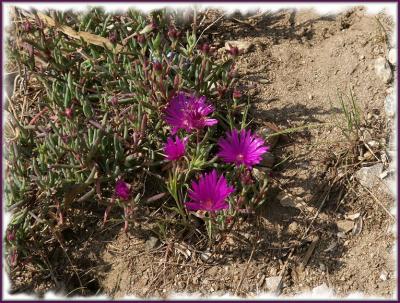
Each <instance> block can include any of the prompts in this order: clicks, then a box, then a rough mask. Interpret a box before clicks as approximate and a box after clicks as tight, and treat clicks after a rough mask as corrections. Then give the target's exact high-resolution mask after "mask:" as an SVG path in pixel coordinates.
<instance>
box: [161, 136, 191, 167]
mask: <svg viewBox="0 0 400 303" xmlns="http://www.w3.org/2000/svg"><path fill="white" fill-rule="evenodd" d="M187 140H188V138H187V137H186V138H184V139H183V140H181V139H179V138H178V136H175V141H174V140H173V139H172V137H168V138H167V143H165V146H164V153H165V155H166V157H167V159H168V160H169V161H175V160H178V159H180V158H181V157H183V156H184V155H185V152H186V142H187Z"/></svg>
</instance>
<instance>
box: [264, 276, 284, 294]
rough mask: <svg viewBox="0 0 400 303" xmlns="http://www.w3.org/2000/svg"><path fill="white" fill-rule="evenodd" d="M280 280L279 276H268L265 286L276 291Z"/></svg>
mask: <svg viewBox="0 0 400 303" xmlns="http://www.w3.org/2000/svg"><path fill="white" fill-rule="evenodd" d="M280 280H281V278H280V277H279V276H274V277H268V278H266V279H265V286H267V288H268V289H269V290H272V291H275V290H276V288H277V287H278V285H279V281H280Z"/></svg>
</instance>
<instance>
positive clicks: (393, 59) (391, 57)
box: [387, 48, 397, 65]
mask: <svg viewBox="0 0 400 303" xmlns="http://www.w3.org/2000/svg"><path fill="white" fill-rule="evenodd" d="M387 59H388V61H389V62H390V63H391V64H392V65H396V64H397V49H396V48H392V49H390V51H389V52H388V55H387Z"/></svg>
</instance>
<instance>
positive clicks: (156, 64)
mask: <svg viewBox="0 0 400 303" xmlns="http://www.w3.org/2000/svg"><path fill="white" fill-rule="evenodd" d="M153 69H154V71H155V72H160V71H162V64H161V62H159V61H154V62H153Z"/></svg>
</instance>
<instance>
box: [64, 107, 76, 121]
mask: <svg viewBox="0 0 400 303" xmlns="http://www.w3.org/2000/svg"><path fill="white" fill-rule="evenodd" d="M73 113H74V111H73V109H72V108H71V107H67V108H66V109H65V111H64V114H65V116H67V118H68V119H72V116H73Z"/></svg>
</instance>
